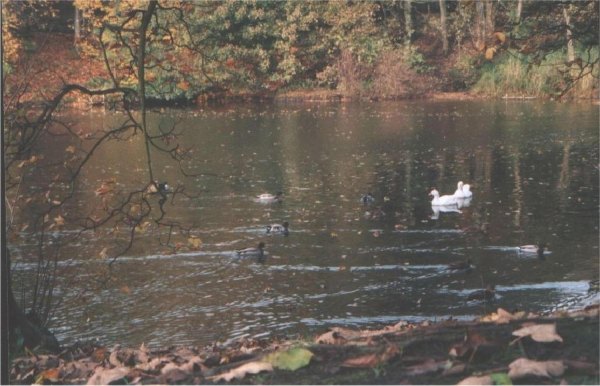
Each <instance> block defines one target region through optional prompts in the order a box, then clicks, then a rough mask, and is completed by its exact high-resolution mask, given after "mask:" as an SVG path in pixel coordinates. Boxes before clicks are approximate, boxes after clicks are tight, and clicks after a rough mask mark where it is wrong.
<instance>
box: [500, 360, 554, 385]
mask: <svg viewBox="0 0 600 386" xmlns="http://www.w3.org/2000/svg"><path fill="white" fill-rule="evenodd" d="M508 368H509V369H510V370H509V372H508V376H509V377H510V379H512V380H515V379H521V378H524V377H526V376H528V375H535V376H538V377H560V376H561V375H563V373H564V372H565V365H564V364H563V362H562V361H545V362H537V361H532V360H530V359H527V358H519V359H517V360H516V361H514V362H512V363H511V364H510V365H508Z"/></svg>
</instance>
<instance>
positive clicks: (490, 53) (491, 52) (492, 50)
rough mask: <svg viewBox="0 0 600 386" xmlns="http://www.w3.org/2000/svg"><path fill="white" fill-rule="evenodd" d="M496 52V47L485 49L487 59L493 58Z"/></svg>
mask: <svg viewBox="0 0 600 386" xmlns="http://www.w3.org/2000/svg"><path fill="white" fill-rule="evenodd" d="M495 53H496V48H494V47H490V48H488V49H487V50H485V58H486V59H487V60H492V59H493V58H494V54H495Z"/></svg>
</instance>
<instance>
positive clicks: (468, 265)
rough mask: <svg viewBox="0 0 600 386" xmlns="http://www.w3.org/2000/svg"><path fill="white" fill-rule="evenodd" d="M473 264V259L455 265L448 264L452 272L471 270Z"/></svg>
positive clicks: (456, 262)
mask: <svg viewBox="0 0 600 386" xmlns="http://www.w3.org/2000/svg"><path fill="white" fill-rule="evenodd" d="M472 263H473V262H472V261H471V259H467V261H455V262H453V263H450V264H448V269H451V270H464V269H470V268H471V264H472Z"/></svg>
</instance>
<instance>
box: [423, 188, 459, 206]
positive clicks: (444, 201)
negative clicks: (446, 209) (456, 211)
mask: <svg viewBox="0 0 600 386" xmlns="http://www.w3.org/2000/svg"><path fill="white" fill-rule="evenodd" d="M429 195H430V196H433V200H432V201H431V205H456V204H457V202H458V201H457V199H456V197H454V196H449V195H446V196H441V197H440V192H438V191H437V190H436V189H433V190H432V191H431V193H429Z"/></svg>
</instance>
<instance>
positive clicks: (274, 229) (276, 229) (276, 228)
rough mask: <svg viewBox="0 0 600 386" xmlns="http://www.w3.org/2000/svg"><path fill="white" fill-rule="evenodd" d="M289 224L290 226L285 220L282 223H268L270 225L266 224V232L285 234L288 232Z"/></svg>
mask: <svg viewBox="0 0 600 386" xmlns="http://www.w3.org/2000/svg"><path fill="white" fill-rule="evenodd" d="M289 226H290V223H289V222H287V221H286V222H284V223H283V225H280V224H270V225H267V233H269V234H281V235H287V234H288V233H289V232H290V230H289Z"/></svg>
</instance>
